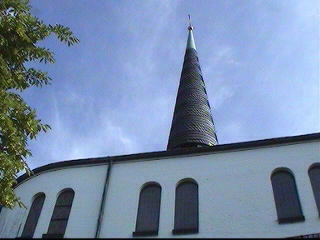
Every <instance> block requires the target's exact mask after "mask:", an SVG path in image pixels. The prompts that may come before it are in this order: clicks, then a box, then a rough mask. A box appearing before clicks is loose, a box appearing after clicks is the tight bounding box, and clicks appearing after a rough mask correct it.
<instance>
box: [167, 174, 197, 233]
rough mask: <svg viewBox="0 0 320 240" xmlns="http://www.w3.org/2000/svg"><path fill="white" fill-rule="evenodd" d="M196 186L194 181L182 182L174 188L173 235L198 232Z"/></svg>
mask: <svg viewBox="0 0 320 240" xmlns="http://www.w3.org/2000/svg"><path fill="white" fill-rule="evenodd" d="M198 205H199V204H198V184H197V183H196V182H195V181H194V180H189V179H188V180H182V181H181V182H180V183H179V184H178V186H177V188H176V203H175V214H174V230H173V231H172V233H173V234H185V233H197V232H198V231H199V206H198Z"/></svg>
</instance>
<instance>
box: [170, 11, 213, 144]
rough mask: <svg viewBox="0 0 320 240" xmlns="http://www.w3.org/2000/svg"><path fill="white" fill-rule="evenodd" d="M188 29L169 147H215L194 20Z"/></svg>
mask: <svg viewBox="0 0 320 240" xmlns="http://www.w3.org/2000/svg"><path fill="white" fill-rule="evenodd" d="M189 21H190V15H189ZM188 32H189V34H188V41H187V47H186V52H185V55H184V62H183V67H182V72H181V77H180V84H179V89H178V95H177V99H176V105H175V109H174V114H173V120H172V124H171V130H170V135H169V141H168V146H167V150H171V149H175V148H185V147H202V146H212V145H216V144H217V143H218V140H217V135H216V133H215V127H214V124H213V120H212V115H211V109H210V104H209V101H208V96H207V91H206V87H205V84H204V81H203V77H202V73H201V67H200V64H199V58H198V54H197V50H196V46H195V43H194V39H193V26H192V25H191V21H190V23H189V26H188Z"/></svg>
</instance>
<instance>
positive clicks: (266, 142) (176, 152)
mask: <svg viewBox="0 0 320 240" xmlns="http://www.w3.org/2000/svg"><path fill="white" fill-rule="evenodd" d="M316 139H320V132H319V133H311V134H304V135H298V136H290V137H279V138H269V139H263V140H255V141H247V142H239V143H228V144H221V145H215V146H211V147H200V148H196V147H195V148H181V149H173V150H169V151H159V152H146V153H135V154H129V155H119V156H108V157H98V158H85V159H76V160H68V161H61V162H55V163H50V164H47V165H44V166H41V167H38V168H35V169H34V170H33V173H34V174H39V173H41V172H44V171H48V170H54V169H59V168H64V167H72V166H80V165H88V164H102V163H108V162H109V161H110V160H112V161H113V162H114V163H116V162H122V161H131V160H140V159H148V158H162V157H173V156H180V155H188V154H195V153H211V152H221V151H228V150H239V149H245V148H255V147H263V146H271V145H277V144H286V143H295V142H301V141H310V140H316ZM29 177H32V176H28V175H27V174H26V173H25V174H23V175H21V176H20V177H18V178H17V184H16V185H15V187H16V186H17V185H18V184H19V183H21V182H22V181H24V180H26V179H27V178H29Z"/></svg>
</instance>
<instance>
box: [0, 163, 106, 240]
mask: <svg viewBox="0 0 320 240" xmlns="http://www.w3.org/2000/svg"><path fill="white" fill-rule="evenodd" d="M107 168H108V167H107V165H100V166H83V167H70V168H65V169H60V170H56V171H50V172H45V173H41V174H40V175H38V176H35V177H33V178H31V179H30V180H27V181H26V182H24V183H22V184H21V185H19V186H18V187H17V188H16V189H15V192H16V194H17V196H20V197H21V200H22V202H23V203H24V204H25V205H26V207H27V208H28V209H27V210H26V209H23V208H19V207H16V208H14V210H9V209H2V211H1V213H0V237H1V238H4V237H8V238H15V237H17V236H21V233H22V230H23V226H24V223H25V221H26V218H27V215H28V212H29V208H30V206H31V204H32V198H33V196H34V195H35V194H37V193H39V192H44V193H45V194H46V199H45V201H44V205H43V208H42V212H41V215H40V217H39V221H38V224H37V227H36V230H35V233H34V237H35V238H41V237H42V234H44V233H47V231H48V226H49V222H50V219H51V216H52V213H53V209H54V205H55V202H56V199H57V196H58V194H59V193H60V191H61V190H63V189H64V188H72V189H73V190H74V191H75V196H74V199H73V204H72V208H71V212H70V216H69V220H68V225H67V229H66V233H65V237H77V236H81V237H93V236H94V234H95V231H96V224H97V219H98V214H99V208H98V206H100V202H101V196H102V191H103V185H104V179H105V175H106V172H107Z"/></svg>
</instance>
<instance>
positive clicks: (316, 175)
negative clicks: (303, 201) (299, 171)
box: [309, 163, 320, 216]
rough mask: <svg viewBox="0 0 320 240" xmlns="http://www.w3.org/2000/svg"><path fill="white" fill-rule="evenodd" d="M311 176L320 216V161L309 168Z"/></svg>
mask: <svg viewBox="0 0 320 240" xmlns="http://www.w3.org/2000/svg"><path fill="white" fill-rule="evenodd" d="M309 178H310V181H311V186H312V190H313V195H314V199H315V200H316V204H317V207H318V213H319V216H320V163H316V164H312V165H311V167H310V168H309Z"/></svg>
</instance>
